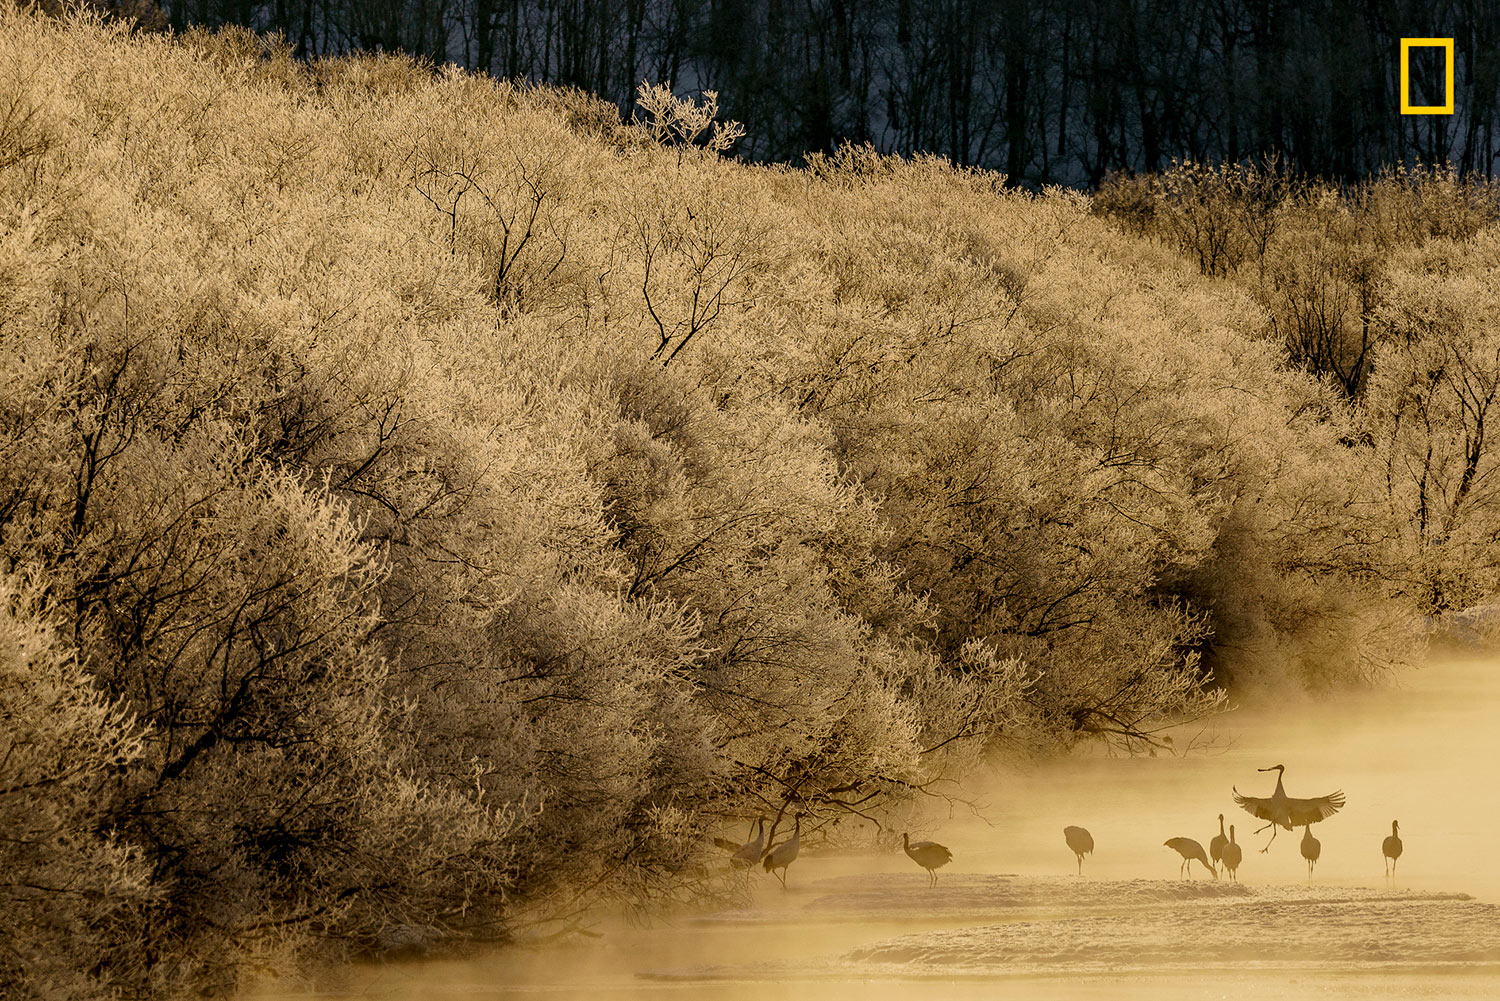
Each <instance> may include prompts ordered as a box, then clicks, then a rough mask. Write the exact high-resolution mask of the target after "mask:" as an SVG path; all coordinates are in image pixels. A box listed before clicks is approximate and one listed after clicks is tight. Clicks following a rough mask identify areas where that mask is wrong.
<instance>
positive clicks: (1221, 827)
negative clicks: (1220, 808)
mask: <svg viewBox="0 0 1500 1001" xmlns="http://www.w3.org/2000/svg"><path fill="white" fill-rule="evenodd" d="M1223 836H1224V815H1223V814H1222V813H1221V814H1219V837H1221V838H1222V837H1223Z"/></svg>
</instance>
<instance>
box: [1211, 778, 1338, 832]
mask: <svg viewBox="0 0 1500 1001" xmlns="http://www.w3.org/2000/svg"><path fill="white" fill-rule="evenodd" d="M1256 771H1260V772H1275V773H1276V791H1275V792H1273V793H1271V795H1270V796H1241V795H1240V791H1239V790H1238V789H1234V801H1235V802H1236V803H1238V804H1239V805H1240V806H1242V807H1244V808H1245V812H1246V813H1248V814H1250V815H1251V816H1252V817H1259V818H1260V819H1261V820H1265V821H1269V823H1267V824H1266V826H1265V827H1262V828H1260V829H1259V830H1257V831H1256V832H1255V833H1256V834H1259V833H1260V832H1261V831H1264V830H1265V829H1266V827H1269V828H1271V841H1267V842H1266V846H1265V847H1264V848H1262V849H1261V852H1262V853H1265V852H1268V851H1270V850H1271V842H1272V841H1275V840H1276V833H1277V832H1276V828H1277V827H1284V828H1286V829H1287V830H1289V831H1290V830H1292V829H1293V828H1295V827H1301V826H1302V825H1303V824H1316V823H1317V822H1318V821H1320V820H1327V819H1328V818H1329V817H1331V816H1333V815H1334V814H1335V813H1338V812H1339V810H1340V809H1342V808H1343V806H1344V794H1343V792H1331V793H1329V794H1328V795H1326V796H1317V797H1314V798H1312V799H1294V798H1293V797H1291V796H1288V795H1287V794H1286V790H1285V789H1283V788H1282V786H1281V778H1282V775H1283V774H1284V773H1285V772H1286V765H1272V766H1271V767H1270V768H1257V769H1256Z"/></svg>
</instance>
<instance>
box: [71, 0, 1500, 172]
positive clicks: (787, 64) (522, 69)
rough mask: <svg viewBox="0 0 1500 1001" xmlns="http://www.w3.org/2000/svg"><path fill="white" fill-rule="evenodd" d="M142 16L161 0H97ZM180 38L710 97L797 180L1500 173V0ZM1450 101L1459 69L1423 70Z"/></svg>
mask: <svg viewBox="0 0 1500 1001" xmlns="http://www.w3.org/2000/svg"><path fill="white" fill-rule="evenodd" d="M96 2H102V3H111V5H113V6H116V7H125V8H131V9H137V8H140V7H141V6H142V5H149V0H96ZM160 11H161V13H160V14H159V15H155V16H156V17H157V18H158V19H159V20H160V21H161V22H162V23H169V24H171V25H172V26H174V27H176V28H177V29H179V30H181V29H184V28H187V27H189V26H191V25H204V26H208V27H217V26H219V25H223V24H238V25H242V26H245V27H250V28H253V29H256V30H259V31H280V32H282V33H283V34H284V35H285V37H286V38H287V40H288V41H289V43H290V44H291V45H292V46H293V47H294V49H295V51H296V52H297V53H298V54H299V55H300V56H303V57H318V56H327V55H333V54H341V53H347V52H349V51H351V50H353V49H364V50H382V51H387V52H396V51H400V52H406V53H409V54H412V55H414V56H419V57H421V58H424V59H427V60H429V61H431V62H433V63H434V64H437V65H442V64H444V63H449V62H451V63H456V64H458V65H460V66H463V67H464V68H466V69H470V70H478V71H483V72H488V73H490V74H492V75H494V76H497V77H501V78H504V79H524V80H528V81H531V82H539V83H552V84H561V85H566V86H572V87H577V88H580V89H582V90H583V91H585V92H587V93H592V94H598V95H600V96H602V97H603V98H605V99H606V100H608V101H610V102H612V103H614V104H615V105H616V106H617V107H618V108H619V109H620V110H621V112H622V113H623V114H624V115H625V117H626V118H629V117H631V116H632V114H633V113H634V111H635V103H634V102H635V93H636V88H637V87H638V86H639V84H640V82H641V81H642V80H643V79H644V80H650V81H653V82H655V81H663V80H670V81H673V82H675V83H676V84H677V85H678V87H679V88H682V89H683V90H684V91H693V92H695V93H696V91H697V89H699V88H704V89H714V90H717V91H718V92H719V93H720V94H721V95H722V97H723V101H724V112H725V114H726V115H727V116H729V117H730V118H733V119H737V120H739V121H742V122H744V123H745V124H746V126H747V128H748V131H749V134H748V135H747V136H746V140H745V142H744V143H743V144H742V145H741V146H740V147H739V152H740V154H741V155H744V156H747V157H750V158H753V159H760V160H769V161H777V162H787V161H796V162H800V158H801V157H802V155H803V154H804V153H806V152H815V153H816V152H824V153H832V152H833V151H834V150H835V149H836V148H837V147H838V145H839V144H840V143H841V142H843V141H849V142H853V143H855V144H863V143H866V142H869V143H871V144H873V145H874V146H875V148H876V149H878V150H880V151H881V152H884V153H901V154H907V155H909V154H912V153H936V154H939V155H942V156H945V157H947V158H949V159H950V160H952V161H954V162H956V163H960V164H974V165H978V166H983V167H988V168H991V169H996V170H1000V171H1003V172H1004V173H1005V174H1006V175H1007V176H1008V177H1009V179H1010V181H1011V182H1012V183H1015V184H1025V185H1028V186H1041V185H1046V184H1068V185H1083V186H1087V187H1089V188H1093V187H1095V186H1097V185H1098V184H1099V183H1100V182H1101V181H1102V180H1103V179H1104V176H1105V175H1106V174H1107V173H1108V172H1110V171H1117V170H1127V169H1128V170H1134V171H1147V172H1155V171H1159V170H1164V169H1166V168H1167V167H1169V166H1170V164H1171V161H1172V160H1173V158H1180V159H1181V158H1191V159H1194V160H1199V161H1215V162H1216V161H1219V160H1228V161H1230V162H1234V161H1238V160H1239V159H1241V158H1242V157H1245V156H1251V155H1256V154H1276V155H1278V156H1279V157H1281V158H1282V159H1283V160H1285V161H1287V162H1290V163H1291V164H1293V165H1294V166H1295V168H1296V169H1297V170H1299V171H1302V172H1305V173H1309V174H1314V175H1319V176H1324V177H1328V178H1337V179H1340V180H1342V181H1357V180H1359V179H1360V178H1362V177H1363V176H1364V175H1366V174H1368V173H1371V172H1374V171H1376V170H1378V169H1379V168H1380V167H1382V166H1384V165H1386V164H1395V163H1408V164H1411V163H1414V162H1416V161H1420V162H1423V163H1443V162H1447V161H1452V162H1453V163H1454V164H1455V166H1457V167H1458V169H1459V170H1460V171H1462V172H1464V173H1469V172H1471V171H1472V172H1478V173H1481V174H1486V175H1488V174H1492V173H1493V172H1494V170H1495V157H1496V155H1497V154H1500V136H1497V132H1500V5H1497V4H1496V3H1495V2H1493V0H1173V2H1164V0H892V2H886V3H860V2H858V0H808V2H806V3H795V4H794V3H785V2H782V0H703V2H686V0H503V2H497V0H276V2H274V3H268V2H255V0H162V2H161V4H160ZM1430 36H1440V37H1447V38H1453V39H1454V62H1455V67H1454V68H1455V81H1454V90H1455V94H1454V98H1455V100H1454V106H1455V112H1456V114H1454V115H1452V116H1402V115H1401V114H1400V107H1401V101H1400V93H1399V88H1400V65H1399V41H1400V39H1401V38H1404V37H1416V38H1425V37H1430ZM1410 66H1411V72H1412V81H1413V88H1412V89H1413V93H1412V98H1413V101H1414V103H1416V104H1438V105H1441V104H1442V103H1443V99H1444V97H1445V94H1444V79H1443V66H1442V55H1441V53H1440V52H1439V51H1438V50H1435V49H1417V50H1415V51H1414V53H1413V55H1412V56H1411V59H1410Z"/></svg>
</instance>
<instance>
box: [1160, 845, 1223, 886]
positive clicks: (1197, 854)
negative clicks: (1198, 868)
mask: <svg viewBox="0 0 1500 1001" xmlns="http://www.w3.org/2000/svg"><path fill="white" fill-rule="evenodd" d="M1162 844H1164V845H1166V846H1167V847H1168V848H1170V849H1172V850H1173V851H1175V852H1176V853H1177V854H1179V855H1181V856H1182V868H1180V869H1178V870H1177V874H1178V875H1179V876H1183V874H1184V873H1186V876H1183V878H1185V879H1192V878H1193V872H1192V864H1193V860H1194V859H1197V860H1198V861H1199V862H1201V863H1203V868H1205V869H1207V870H1208V872H1209V875H1211V876H1213V878H1214V879H1218V878H1219V874H1218V873H1217V872H1215V871H1214V867H1213V866H1211V865H1209V864H1208V856H1207V855H1205V854H1204V852H1203V846H1202V845H1200V844H1199V843H1198V842H1196V841H1194V840H1193V839H1192V838H1168V839H1167V840H1165V841H1163V842H1162Z"/></svg>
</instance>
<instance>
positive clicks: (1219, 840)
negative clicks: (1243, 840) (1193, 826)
mask: <svg viewBox="0 0 1500 1001" xmlns="http://www.w3.org/2000/svg"><path fill="white" fill-rule="evenodd" d="M1227 844H1229V839H1228V838H1226V837H1224V815H1223V814H1222V813H1221V814H1219V833H1218V834H1215V835H1214V839H1213V840H1212V841H1210V842H1209V843H1208V857H1209V860H1210V861H1212V862H1213V863H1214V867H1215V868H1218V863H1219V862H1220V861H1221V860H1222V859H1223V857H1224V846H1225V845H1227Z"/></svg>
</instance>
